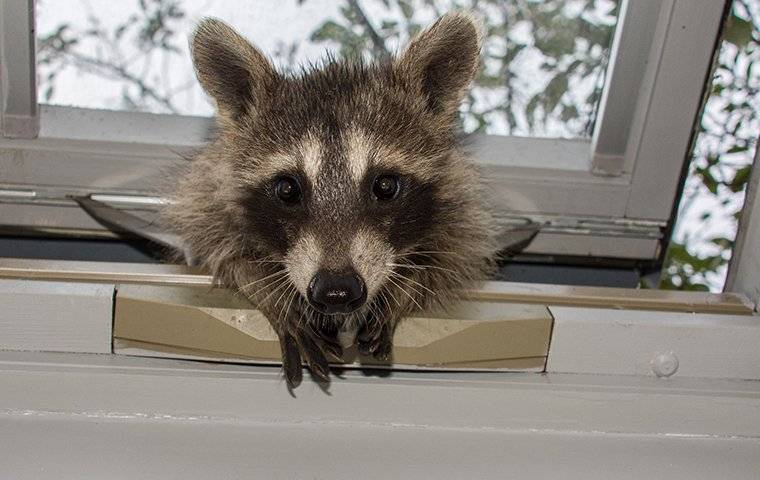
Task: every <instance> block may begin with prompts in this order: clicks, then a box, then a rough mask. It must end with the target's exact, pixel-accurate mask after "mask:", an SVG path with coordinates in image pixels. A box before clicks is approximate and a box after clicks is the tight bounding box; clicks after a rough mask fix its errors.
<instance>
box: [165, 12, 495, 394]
mask: <svg viewBox="0 0 760 480" xmlns="http://www.w3.org/2000/svg"><path fill="white" fill-rule="evenodd" d="M191 46H192V56H193V62H194V65H195V68H196V72H197V75H198V79H199V80H200V83H201V84H202V86H203V88H204V89H205V91H206V92H207V93H208V94H209V95H210V96H211V97H213V99H214V100H215V101H216V105H217V133H216V135H215V138H214V139H213V140H212V141H211V142H210V143H209V144H208V145H207V146H205V147H204V148H203V149H202V150H201V151H200V153H199V154H198V155H197V156H196V158H194V160H193V161H192V162H191V164H190V166H189V168H188V171H187V172H186V173H185V174H184V175H183V177H182V178H181V179H180V180H179V182H178V185H177V187H176V190H175V191H174V194H173V195H172V200H173V201H172V202H170V204H169V206H168V207H167V211H166V214H167V219H168V221H169V223H170V225H171V227H172V228H173V229H174V230H175V231H176V232H177V233H178V234H179V235H180V236H181V237H182V238H183V240H184V242H185V244H186V246H187V248H188V249H189V251H190V252H192V255H193V257H194V258H195V259H196V260H197V261H198V262H199V263H200V264H201V265H202V266H203V267H205V268H206V269H208V270H209V271H210V272H211V273H213V275H214V276H215V277H216V278H217V279H218V281H219V282H220V283H222V284H223V285H226V286H228V287H231V288H234V289H236V290H237V291H239V292H240V293H242V294H243V295H245V296H246V297H247V298H248V299H250V301H251V302H252V303H253V304H254V305H256V307H257V308H258V309H259V310H260V311H261V312H262V313H263V314H264V315H265V316H266V317H267V318H268V320H269V321H270V322H271V324H272V327H273V328H274V330H275V331H276V333H277V335H278V337H279V340H280V346H281V349H282V360H283V368H284V374H285V378H286V381H287V384H288V386H289V388H293V387H295V386H297V385H298V384H300V382H301V379H302V358H303V359H304V360H305V361H306V363H308V365H309V367H310V370H311V373H312V375H313V376H314V377H315V378H316V379H317V380H319V381H323V382H329V369H328V362H329V361H330V360H336V359H339V358H340V356H341V354H342V345H341V343H340V342H339V340H338V337H339V333H340V332H344V331H351V330H354V331H355V332H356V336H355V341H356V345H357V347H358V350H359V352H360V353H361V354H363V355H367V356H374V357H375V358H376V359H379V360H384V361H387V360H389V356H390V354H391V347H392V344H391V342H392V337H393V332H394V329H395V327H396V324H397V323H398V321H399V319H401V318H402V317H404V316H405V315H408V314H410V313H412V312H413V311H416V310H419V309H423V308H428V307H431V306H437V305H439V306H446V305H448V304H450V303H451V302H452V301H453V300H454V299H455V297H456V294H457V292H458V291H459V290H460V289H462V288H465V287H469V286H472V285H473V284H474V283H475V282H477V281H479V280H482V279H484V278H485V277H486V276H487V275H488V274H489V269H490V267H491V264H492V262H491V259H492V256H493V252H494V248H493V244H492V240H491V238H492V236H491V234H490V228H489V216H488V215H487V210H486V208H485V206H484V203H483V198H482V195H481V190H482V188H481V183H480V181H479V179H478V177H477V175H476V172H475V170H474V167H473V165H472V163H471V161H470V160H469V159H468V158H467V156H466V154H465V153H464V152H463V149H462V146H461V144H460V143H461V142H460V137H459V136H458V135H457V118H458V117H457V114H458V107H459V104H460V102H461V101H462V98H463V96H464V95H465V93H466V90H467V88H468V86H469V84H470V82H471V80H472V78H473V76H474V75H475V72H476V70H477V66H478V63H479V59H478V56H479V50H480V38H479V28H478V26H477V23H476V22H474V21H473V19H472V18H471V17H470V16H469V15H467V14H464V13H452V14H447V15H445V16H443V17H441V18H440V19H438V21H436V22H435V23H434V24H433V25H432V26H431V27H429V28H428V29H427V30H425V31H423V32H422V33H421V34H419V35H418V36H417V37H415V38H414V39H413V40H412V41H411V42H410V44H409V45H408V46H407V48H406V49H405V50H404V51H403V53H401V54H400V55H399V56H398V57H397V58H389V59H386V60H380V61H377V62H374V63H366V62H364V61H361V60H350V59H335V58H328V59H327V60H325V61H323V62H322V63H320V64H318V65H312V66H310V67H307V68H304V69H303V70H302V71H300V72H299V73H297V74H283V73H279V72H278V71H277V70H276V69H275V68H274V67H273V65H272V64H271V63H270V61H269V60H268V59H267V57H265V55H264V54H262V53H261V52H260V51H259V50H258V49H256V47H254V46H253V45H252V44H251V43H249V42H248V41H247V40H246V39H244V38H243V37H242V36H240V35H239V34H237V33H236V32H235V31H234V30H233V29H232V28H231V27H229V26H228V25H226V24H225V23H223V22H221V21H219V20H215V19H206V20H204V21H202V22H201V23H200V25H199V26H198V28H197V30H196V32H195V34H194V35H193V37H192V41H191Z"/></svg>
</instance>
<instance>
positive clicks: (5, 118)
mask: <svg viewBox="0 0 760 480" xmlns="http://www.w3.org/2000/svg"><path fill="white" fill-rule="evenodd" d="M34 3H35V2H34V0H2V1H0V134H1V135H0V137H17V138H34V137H36V136H37V132H38V131H39V128H40V122H39V114H38V108H37V78H36V73H35V71H36V63H35V38H34V32H35V28H34Z"/></svg>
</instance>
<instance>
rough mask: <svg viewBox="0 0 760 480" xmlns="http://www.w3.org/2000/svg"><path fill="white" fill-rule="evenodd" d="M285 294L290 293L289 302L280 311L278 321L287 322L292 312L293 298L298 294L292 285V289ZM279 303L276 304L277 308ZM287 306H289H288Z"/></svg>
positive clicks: (286, 290)
mask: <svg viewBox="0 0 760 480" xmlns="http://www.w3.org/2000/svg"><path fill="white" fill-rule="evenodd" d="M285 292H287V293H289V296H288V300H286V302H284V303H283V304H282V306H283V308H281V309H280V313H279V315H277V320H278V321H279V320H280V319H282V320H287V318H288V313H289V312H290V306H291V304H292V303H293V296H294V295H295V294H296V293H297V292H298V290H297V289H296V287H295V285H293V284H292V283H291V284H290V287H288V288H287V289H285ZM279 302H280V300H279V299H278V300H277V303H279ZM277 303H275V307H276V306H277ZM286 304H287V305H286Z"/></svg>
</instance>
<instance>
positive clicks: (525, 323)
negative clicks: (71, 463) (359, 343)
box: [114, 285, 552, 371]
mask: <svg viewBox="0 0 760 480" xmlns="http://www.w3.org/2000/svg"><path fill="white" fill-rule="evenodd" d="M551 329H552V317H551V314H550V313H549V311H548V309H547V308H546V307H545V306H541V305H525V304H514V303H506V302H494V301H490V302H489V301H479V302H475V301H463V302H461V303H459V304H457V305H455V306H454V307H452V308H451V309H449V311H447V312H445V313H443V312H431V313H425V314H420V315H419V316H414V317H410V318H406V319H404V320H403V321H402V322H401V323H400V324H399V326H398V328H397V329H396V332H395V336H394V348H393V352H392V361H391V362H389V363H385V364H380V363H378V362H376V361H374V360H373V359H368V358H364V357H360V356H358V354H357V352H356V351H355V349H353V348H352V349H349V350H348V351H347V352H346V353H345V355H344V358H343V361H344V363H345V364H347V365H354V366H367V367H378V368H388V367H394V368H415V369H418V368H424V369H430V370H455V369H465V370H520V371H542V370H544V367H545V364H546V356H547V353H548V350H549V338H550V335H551ZM114 351H115V353H123V354H132V355H142V356H161V357H174V358H194V359H200V360H217V361H237V362H250V363H278V362H279V361H280V348H279V342H278V340H277V336H276V335H275V333H274V331H273V330H272V328H271V326H270V325H269V323H268V321H267V320H266V318H264V316H263V315H262V314H261V313H259V312H258V311H257V310H255V309H253V308H252V307H251V305H250V304H249V303H247V302H246V301H245V300H244V299H242V298H240V297H238V296H235V295H233V294H232V293H231V292H229V291H226V290H223V289H212V288H197V287H169V286H151V285H121V286H119V287H118V291H117V294H116V306H115V314H114Z"/></svg>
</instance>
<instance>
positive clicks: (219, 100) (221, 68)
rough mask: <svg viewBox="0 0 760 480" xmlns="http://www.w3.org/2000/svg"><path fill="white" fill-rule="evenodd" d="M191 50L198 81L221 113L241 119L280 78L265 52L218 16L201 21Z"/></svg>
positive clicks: (192, 40)
mask: <svg viewBox="0 0 760 480" xmlns="http://www.w3.org/2000/svg"><path fill="white" fill-rule="evenodd" d="M190 49H191V52H192V56H193V64H194V65H195V71H196V74H197V75H198V80H199V81H200V82H201V86H203V89H204V90H205V91H206V93H208V94H209V95H211V97H213V98H214V100H216V104H217V109H218V110H219V114H220V115H221V116H231V117H232V118H237V117H239V116H240V115H241V114H243V113H245V112H247V111H249V110H250V109H251V108H255V106H256V105H257V104H258V103H260V102H262V101H264V100H265V96H266V92H267V90H268V89H269V88H271V86H272V84H273V83H274V82H275V81H276V80H277V78H278V77H277V72H276V71H275V69H274V67H273V66H272V64H271V63H270V62H269V60H267V58H266V57H265V56H264V54H262V53H261V52H260V51H259V50H258V49H257V48H256V47H254V46H253V45H252V44H251V43H250V42H249V41H248V40H246V39H245V38H243V37H242V36H240V35H239V34H238V33H237V32H236V31H235V30H233V29H232V27H230V26H229V25H227V24H226V23H224V22H222V21H221V20H217V19H215V18H207V19H204V20H202V21H201V23H200V24H199V25H198V27H197V28H196V30H195V33H193V36H192V39H191V41H190Z"/></svg>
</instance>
